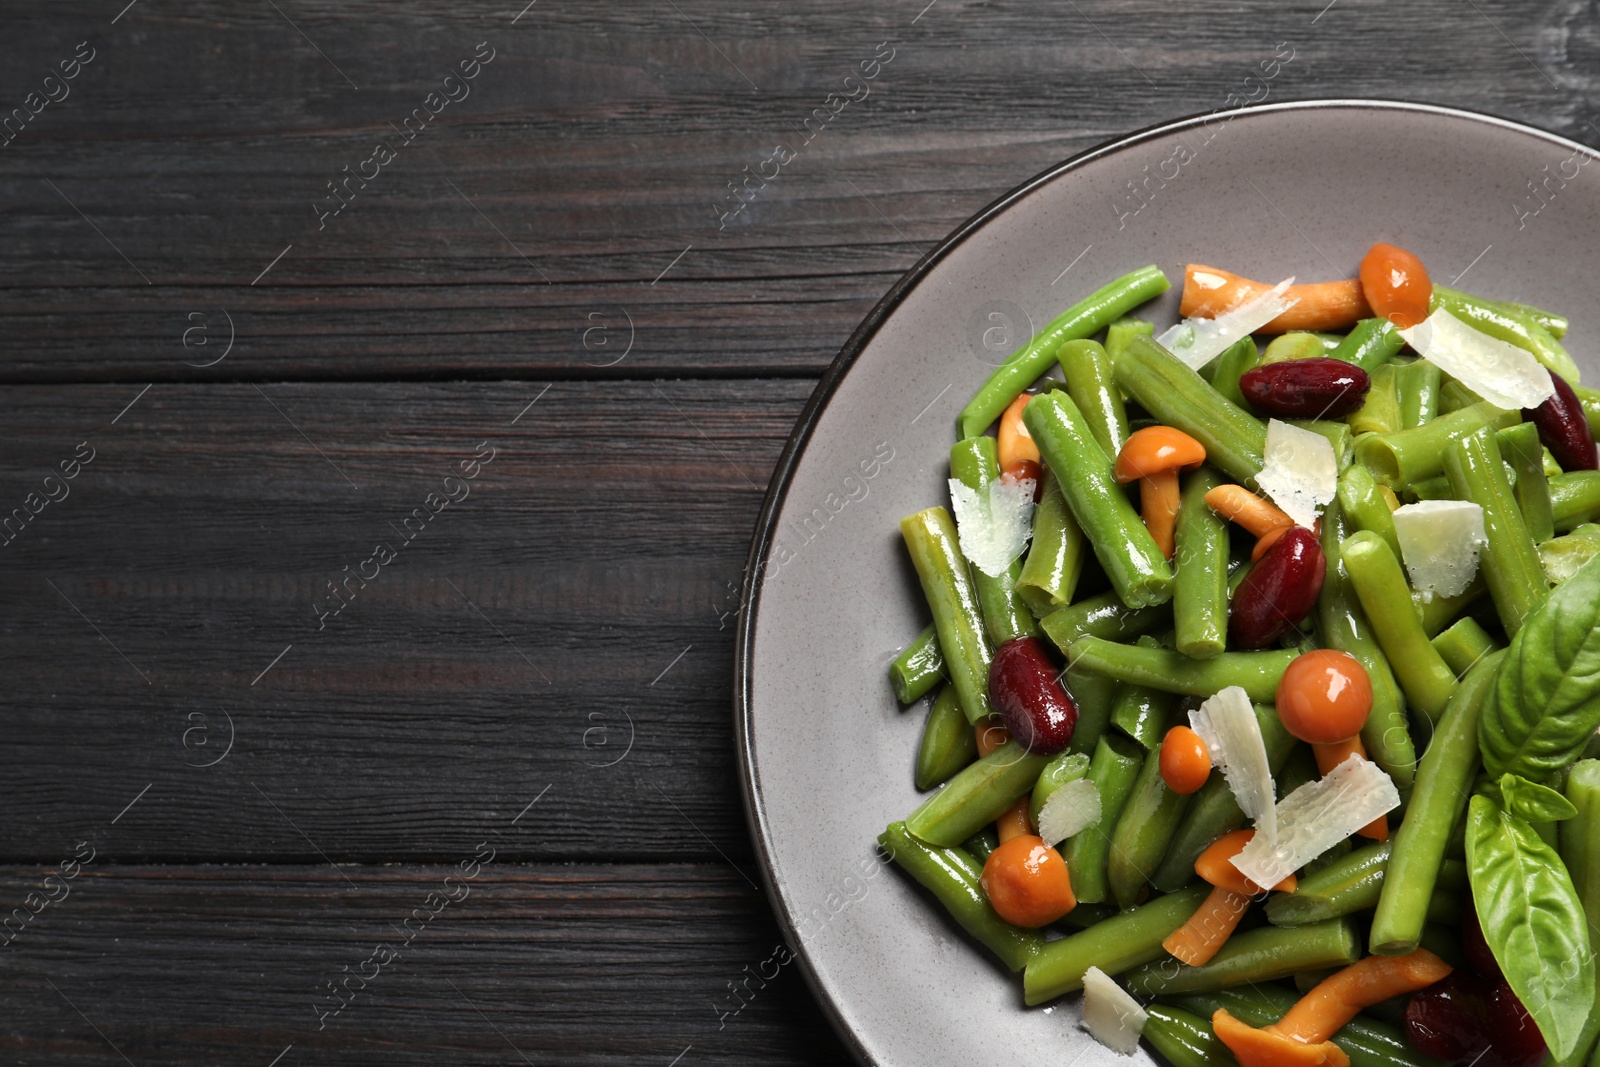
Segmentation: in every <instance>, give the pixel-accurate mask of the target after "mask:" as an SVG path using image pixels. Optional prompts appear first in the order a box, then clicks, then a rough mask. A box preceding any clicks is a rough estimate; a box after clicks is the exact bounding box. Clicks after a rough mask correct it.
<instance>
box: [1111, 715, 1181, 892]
mask: <svg viewBox="0 0 1600 1067" xmlns="http://www.w3.org/2000/svg"><path fill="white" fill-rule="evenodd" d="M1129 688H1135V687H1131V686H1130V687H1129ZM1163 696H1166V700H1167V707H1166V708H1165V709H1163V710H1164V711H1165V712H1166V714H1165V715H1163V716H1162V722H1161V732H1162V733H1163V734H1164V733H1166V731H1167V729H1168V728H1169V727H1171V726H1174V725H1176V724H1177V722H1178V716H1177V714H1176V713H1177V700H1176V699H1175V698H1173V697H1171V696H1168V695H1166V694H1163ZM1188 806H1189V798H1188V797H1187V796H1184V795H1182V794H1179V793H1174V792H1173V791H1172V788H1171V787H1170V786H1168V785H1167V783H1166V780H1165V779H1163V778H1162V777H1161V758H1160V755H1159V753H1156V752H1147V753H1146V755H1145V758H1144V765H1143V766H1141V767H1140V768H1139V777H1138V780H1137V781H1135V782H1134V783H1133V793H1132V794H1131V795H1130V796H1129V797H1128V802H1127V804H1126V805H1125V806H1124V807H1123V809H1122V817H1121V818H1119V819H1118V820H1117V826H1116V829H1115V830H1114V831H1113V832H1112V835H1111V854H1110V856H1109V857H1108V858H1107V861H1106V879H1107V881H1108V882H1109V883H1110V886H1111V898H1112V900H1114V901H1116V903H1117V906H1118V907H1120V908H1131V907H1132V906H1133V905H1135V904H1137V903H1138V902H1139V898H1140V896H1141V895H1142V894H1143V891H1144V888H1145V883H1146V882H1148V881H1149V879H1150V875H1151V874H1153V873H1155V869H1156V867H1157V866H1158V865H1159V864H1160V863H1161V857H1162V856H1164V855H1166V852H1167V845H1168V843H1170V842H1171V840H1172V835H1173V834H1174V833H1176V832H1177V829H1178V823H1179V822H1180V821H1181V820H1182V819H1183V813H1184V810H1185V809H1186V808H1187V807H1188Z"/></svg>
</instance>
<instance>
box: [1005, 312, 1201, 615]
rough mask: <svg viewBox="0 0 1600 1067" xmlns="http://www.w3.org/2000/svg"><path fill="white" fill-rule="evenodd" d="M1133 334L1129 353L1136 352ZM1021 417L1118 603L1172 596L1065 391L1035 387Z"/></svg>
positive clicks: (1154, 552) (1152, 545)
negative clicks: (1113, 590) (1059, 391)
mask: <svg viewBox="0 0 1600 1067" xmlns="http://www.w3.org/2000/svg"><path fill="white" fill-rule="evenodd" d="M1140 341H1141V339H1139V338H1135V340H1134V343H1133V346H1132V347H1131V348H1129V350H1128V351H1129V353H1130V354H1131V353H1134V352H1137V351H1138V349H1139V344H1140ZM1022 421H1023V422H1024V423H1025V424H1026V425H1027V427H1028V432H1029V433H1031V434H1032V435H1033V443H1034V444H1035V445H1037V446H1038V449H1039V454H1040V455H1041V456H1043V457H1044V461H1045V463H1046V464H1048V465H1049V467H1050V469H1051V470H1052V471H1054V472H1055V475H1056V477H1057V478H1058V479H1060V482H1061V492H1062V495H1063V496H1065V497H1066V498H1067V504H1068V505H1069V506H1070V507H1071V509H1072V516H1073V518H1075V519H1077V520H1078V525H1079V526H1081V527H1082V528H1083V532H1084V535H1085V536H1086V537H1087V538H1088V541H1089V544H1090V545H1091V547H1093V549H1094V554H1095V558H1097V559H1098V560H1099V561H1100V565H1101V567H1103V568H1105V572H1106V577H1108V578H1110V579H1111V586H1112V588H1113V589H1115V590H1116V592H1117V595H1118V596H1120V597H1121V598H1122V600H1123V602H1124V603H1126V604H1129V605H1131V606H1133V607H1149V606H1150V605H1152V604H1161V603H1165V602H1166V601H1168V600H1170V599H1172V567H1171V565H1170V564H1168V562H1167V557H1166V556H1165V554H1163V553H1162V551H1161V549H1160V548H1159V547H1157V545H1156V542H1155V538H1153V537H1151V536H1150V531H1149V530H1148V529H1146V527H1145V525H1144V520H1142V519H1140V518H1139V513H1138V512H1136V511H1134V510H1133V505H1132V504H1130V503H1128V497H1127V494H1126V493H1125V492H1124V491H1123V489H1122V487H1121V486H1120V485H1118V484H1117V481H1116V478H1115V477H1113V475H1112V473H1111V460H1110V459H1108V458H1107V457H1106V454H1105V452H1104V451H1102V450H1101V448H1100V446H1099V445H1098V444H1096V443H1095V440H1094V437H1093V435H1092V433H1091V432H1090V430H1089V426H1088V423H1086V422H1085V421H1084V418H1083V413H1082V412H1081V411H1079V410H1078V405H1076V404H1074V403H1073V402H1072V399H1071V398H1070V397H1067V396H1064V395H1062V394H1061V393H1057V392H1050V393H1041V394H1039V395H1038V396H1036V397H1035V398H1034V399H1033V400H1031V401H1029V403H1028V406H1027V407H1026V408H1025V409H1023V412H1022Z"/></svg>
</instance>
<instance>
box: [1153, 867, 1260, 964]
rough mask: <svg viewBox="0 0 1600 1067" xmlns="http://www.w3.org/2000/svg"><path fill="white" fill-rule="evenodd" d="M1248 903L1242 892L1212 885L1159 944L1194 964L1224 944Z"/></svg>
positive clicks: (1202, 960) (1208, 956)
mask: <svg viewBox="0 0 1600 1067" xmlns="http://www.w3.org/2000/svg"><path fill="white" fill-rule="evenodd" d="M1249 907H1250V898H1249V897H1248V896H1245V895H1244V894H1243V893H1235V892H1234V891H1233V890H1231V889H1224V888H1223V887H1222V886H1220V885H1219V886H1213V887H1212V889H1211V895H1210V896H1208V897H1206V899H1205V903H1203V904H1201V905H1200V908H1199V910H1197V911H1196V912H1195V913H1194V914H1193V915H1191V916H1189V921H1188V922H1186V923H1184V924H1183V925H1182V926H1180V927H1178V928H1177V929H1176V930H1174V931H1172V933H1170V934H1168V935H1167V939H1166V940H1165V941H1163V942H1161V947H1162V948H1164V949H1166V950H1167V951H1168V952H1170V953H1171V954H1172V955H1174V956H1176V957H1177V958H1178V959H1179V960H1181V961H1183V962H1184V963H1187V964H1188V965H1189V966H1191V967H1198V966H1200V965H1201V964H1203V963H1206V962H1208V961H1209V960H1210V959H1211V957H1212V956H1215V955H1216V954H1217V950H1218V949H1220V948H1221V947H1222V946H1223V945H1225V944H1227V941H1228V938H1229V936H1230V935H1232V933H1233V930H1234V927H1236V926H1238V925H1239V920H1240V919H1242V918H1244V913H1245V911H1246V910H1248V909H1249Z"/></svg>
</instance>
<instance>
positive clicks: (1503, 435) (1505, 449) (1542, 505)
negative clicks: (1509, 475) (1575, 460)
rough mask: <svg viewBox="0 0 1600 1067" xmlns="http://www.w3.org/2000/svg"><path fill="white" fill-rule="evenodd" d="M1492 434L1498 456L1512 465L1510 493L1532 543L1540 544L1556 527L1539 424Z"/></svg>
mask: <svg viewBox="0 0 1600 1067" xmlns="http://www.w3.org/2000/svg"><path fill="white" fill-rule="evenodd" d="M1494 436H1495V443H1496V444H1497V445H1499V446H1500V452H1501V455H1503V456H1504V457H1505V460H1506V462H1508V463H1510V464H1511V470H1512V472H1513V473H1514V475H1515V477H1516V483H1515V485H1514V486H1513V487H1512V492H1513V494H1514V495H1515V496H1516V499H1517V511H1518V512H1520V513H1521V515H1522V521H1523V523H1524V524H1525V525H1526V526H1527V527H1528V536H1529V537H1531V538H1533V543H1534V544H1535V545H1540V544H1543V543H1544V542H1546V541H1548V540H1550V538H1552V537H1554V536H1555V535H1556V528H1555V515H1554V513H1553V512H1552V511H1551V510H1550V479H1549V478H1548V477H1546V475H1545V473H1544V445H1542V444H1540V442H1539V427H1537V426H1535V425H1534V424H1533V423H1531V422H1522V423H1518V424H1517V425H1515V426H1512V427H1510V428H1509V429H1505V430H1501V431H1500V432H1499V433H1497V434H1495V435H1494Z"/></svg>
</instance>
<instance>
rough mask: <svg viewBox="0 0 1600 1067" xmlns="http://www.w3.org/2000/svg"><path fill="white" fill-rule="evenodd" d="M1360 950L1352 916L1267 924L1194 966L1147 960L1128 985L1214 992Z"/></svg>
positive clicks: (1134, 989) (1162, 993)
mask: <svg viewBox="0 0 1600 1067" xmlns="http://www.w3.org/2000/svg"><path fill="white" fill-rule="evenodd" d="M1360 956H1361V948H1360V946H1359V945H1358V943H1357V939H1356V934H1355V930H1354V928H1353V927H1352V926H1351V925H1350V923H1349V920H1347V919H1330V920H1328V921H1327V922H1321V923H1310V924H1308V925H1306V926H1296V927H1292V928H1290V927H1283V928H1280V927H1277V926H1262V927H1257V928H1256V929H1254V930H1245V931H1243V932H1241V933H1236V934H1234V935H1233V936H1232V937H1230V938H1228V942H1227V944H1225V945H1223V946H1222V948H1221V949H1219V950H1218V951H1217V954H1216V955H1215V956H1213V957H1211V962H1210V963H1206V964H1203V965H1202V966H1199V967H1190V966H1189V965H1187V964H1183V963H1179V962H1178V961H1177V960H1175V959H1171V958H1168V959H1165V960H1160V961H1157V962H1153V963H1146V964H1144V965H1143V966H1140V967H1137V968H1135V969H1134V970H1132V971H1129V972H1128V973H1127V975H1126V976H1125V977H1124V979H1123V985H1124V987H1125V988H1126V989H1127V990H1128V992H1129V993H1132V994H1133V995H1134V996H1136V997H1168V996H1174V995H1176V994H1179V993H1209V992H1212V991H1214V990H1217V989H1225V988H1227V987H1228V986H1235V985H1243V984H1244V983H1246V982H1271V981H1275V980H1276V979H1279V978H1288V977H1290V976H1292V975H1294V974H1295V973H1297V972H1299V971H1310V970H1315V969H1316V968H1318V967H1343V966H1346V965H1348V964H1351V963H1354V962H1355V961H1356V960H1357V959H1359V958H1360ZM1035 958H1036V959H1037V958H1039V957H1035ZM1030 966H1031V964H1030Z"/></svg>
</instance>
